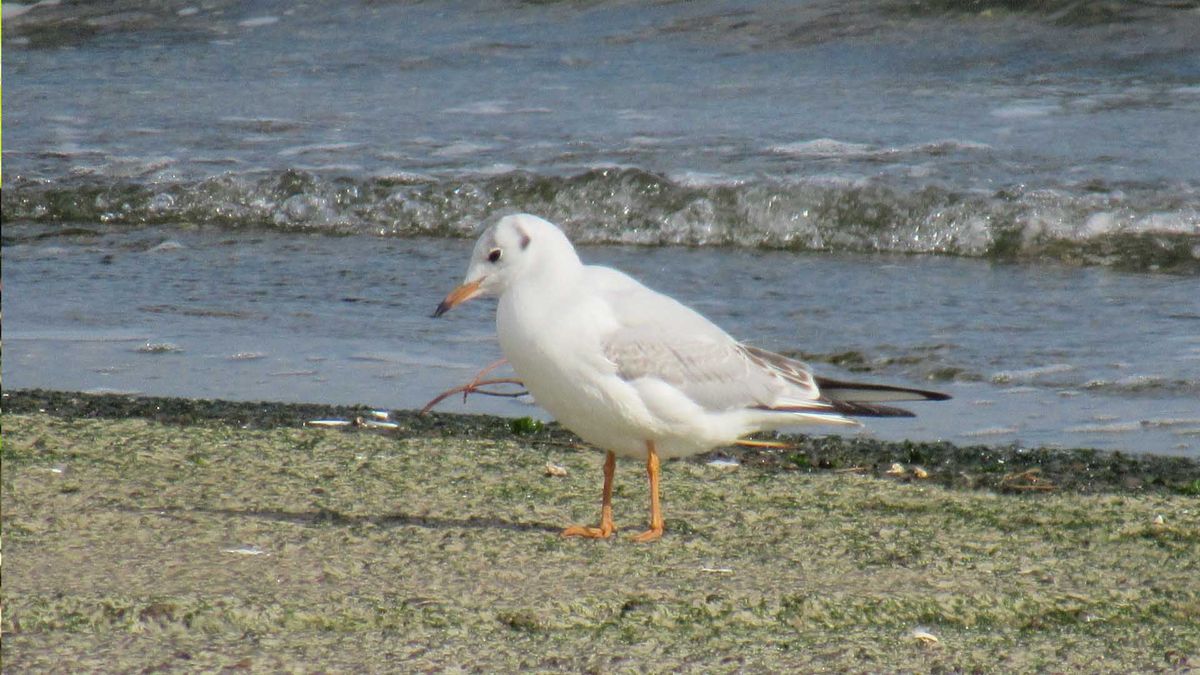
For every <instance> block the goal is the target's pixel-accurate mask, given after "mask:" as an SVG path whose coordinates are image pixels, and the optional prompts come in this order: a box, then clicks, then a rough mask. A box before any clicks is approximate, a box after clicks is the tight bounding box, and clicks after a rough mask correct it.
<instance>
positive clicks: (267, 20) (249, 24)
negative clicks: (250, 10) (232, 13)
mask: <svg viewBox="0 0 1200 675" xmlns="http://www.w3.org/2000/svg"><path fill="white" fill-rule="evenodd" d="M273 23H279V17H277V16H255V17H251V18H249V19H242V20H241V21H239V22H238V24H237V25H239V26H241V27H242V28H258V27H259V26H270V25H271V24H273Z"/></svg>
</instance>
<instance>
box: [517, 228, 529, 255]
mask: <svg viewBox="0 0 1200 675" xmlns="http://www.w3.org/2000/svg"><path fill="white" fill-rule="evenodd" d="M517 232H520V233H521V250H522V251H524V250H525V249H527V248H529V242H530V239H529V235H528V234H525V230H520V229H518V230H517Z"/></svg>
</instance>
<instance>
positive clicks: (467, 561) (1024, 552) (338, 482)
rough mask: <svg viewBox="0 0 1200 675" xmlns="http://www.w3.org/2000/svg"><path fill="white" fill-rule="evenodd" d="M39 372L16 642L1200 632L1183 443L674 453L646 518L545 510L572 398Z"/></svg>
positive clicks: (574, 488)
mask: <svg viewBox="0 0 1200 675" xmlns="http://www.w3.org/2000/svg"><path fill="white" fill-rule="evenodd" d="M39 395H40V396H42V398H41V399H37V400H39V401H41V403H40V404H36V403H31V401H34V400H35V397H34V395H31V394H22V393H20V392H17V393H13V392H6V394H5V412H4V418H3V434H4V439H3V440H4V443H3V462H4V464H3V535H4V554H5V555H4V560H3V563H4V569H3V572H4V576H3V581H4V584H3V606H4V615H3V625H2V627H3V630H4V634H5V635H4V654H3V658H4V665H5V668H6V670H7V669H12V670H13V671H14V672H17V671H29V670H46V669H60V670H71V671H94V670H118V671H141V670H155V669H161V670H170V669H180V670H217V669H222V668H227V667H233V668H236V669H248V670H251V671H277V670H286V669H322V670H360V671H364V670H371V671H377V670H431V669H445V668H451V667H462V668H464V669H479V670H485V671H512V670H517V669H543V670H545V669H569V670H598V671H611V670H641V669H649V670H694V671H705V672H712V671H731V670H783V669H800V670H806V671H812V670H818V669H822V670H850V671H879V670H885V671H894V670H920V671H929V670H976V669H980V670H985V671H996V670H1003V671H1028V670H1039V669H1056V670H1086V671H1088V672H1102V671H1109V672H1128V671H1168V672H1169V671H1185V670H1186V669H1188V668H1189V667H1196V666H1197V664H1200V629H1198V628H1197V625H1200V498H1197V497H1196V496H1195V495H1193V494H1188V493H1187V486H1188V485H1189V484H1190V482H1191V481H1195V480H1196V479H1197V477H1200V468H1198V467H1197V466H1196V463H1195V462H1189V461H1187V460H1180V461H1178V462H1176V461H1171V462H1168V463H1167V464H1163V465H1156V464H1154V463H1153V460H1148V461H1149V464H1147V465H1143V464H1140V463H1139V462H1140V461H1141V460H1140V459H1139V458H1130V457H1119V458H1116V460H1114V459H1113V458H1112V457H1110V456H1107V455H1103V454H1100V453H1093V454H1090V455H1088V456H1089V457H1091V458H1092V459H1091V460H1089V461H1090V464H1089V465H1088V466H1089V467H1090V468H1089V469H1088V470H1089V471H1091V472H1092V473H1093V474H1094V475H1093V478H1091V479H1089V480H1087V481H1082V482H1078V483H1071V482H1070V481H1065V480H1063V479H1062V477H1061V475H1060V474H1061V473H1065V472H1066V471H1068V470H1069V469H1070V467H1067V466H1064V467H1057V466H1051V467H1050V468H1048V469H1046V470H1044V471H1042V472H1041V473H1039V474H1035V475H1034V477H1038V476H1040V477H1041V478H1040V480H1042V481H1043V483H1041V484H1043V485H1044V484H1052V485H1053V487H1052V488H1051V489H1045V490H1043V489H1023V488H1018V487H1015V486H1017V485H1024V484H1026V483H1020V482H1015V483H1014V482H1013V481H1012V479H1010V483H1011V485H1010V486H1009V487H1010V489H1008V490H1007V491H1005V490H1004V489H998V488H1003V486H1002V485H1001V483H1000V482H999V480H1000V478H1002V477H1003V476H1007V475H1018V474H1021V473H1023V472H1025V471H1028V470H1030V469H1032V468H1038V467H1035V466H1033V465H1028V466H1023V467H1020V468H1012V467H1011V465H1010V464H1005V465H1004V466H1005V468H1006V470H1007V472H1006V473H1003V474H1001V475H999V477H996V478H995V480H994V481H993V482H992V483H988V479H987V478H986V476H991V475H992V474H993V473H996V474H999V472H985V471H979V472H978V473H979V474H980V475H983V476H985V478H983V479H980V480H971V481H967V480H965V479H961V477H960V478H956V479H953V480H950V479H943V477H940V476H939V473H941V472H942V471H943V470H946V471H952V470H954V469H953V468H944V467H949V466H950V461H951V460H947V459H945V457H943V456H942V455H945V454H949V455H953V454H954V453H955V452H957V451H958V450H959V449H953V446H941V445H936V444H935V445H932V446H925V445H921V444H907V445H906V444H896V445H894V446H892V447H890V448H887V449H886V452H887V453H890V454H886V455H884V454H877V455H874V456H872V457H868V456H866V455H861V456H851V455H850V454H846V453H851V450H842V451H837V452H835V450H836V448H835V447H834V446H830V447H829V448H826V449H825V450H822V446H820V444H819V443H816V441H814V444H813V445H811V446H805V447H801V449H799V450H793V451H790V454H789V451H775V452H773V453H772V452H766V451H755V452H748V453H745V454H743V455H741V456H740V457H741V460H742V464H741V466H740V467H738V468H737V469H735V470H729V469H728V468H721V467H719V466H710V465H709V464H707V463H706V462H704V461H685V462H671V463H668V464H667V465H666V466H665V468H664V508H665V509H666V515H667V527H668V531H667V536H666V537H665V538H664V540H663V541H661V542H659V543H657V544H653V545H647V546H641V545H635V544H632V543H630V542H628V541H627V540H626V539H625V538H624V537H623V536H619V537H618V538H617V539H615V540H613V541H607V542H592V541H579V540H564V539H561V538H559V537H558V536H557V532H558V530H559V528H561V527H562V526H564V525H566V524H568V523H574V522H587V521H590V520H591V519H593V518H595V516H596V511H597V506H596V502H597V500H598V492H599V477H600V464H601V460H602V456H601V455H600V453H596V452H593V451H589V450H586V449H581V448H580V447H578V446H577V445H576V444H575V443H574V441H573V439H571V438H570V437H569V436H567V435H566V434H564V433H563V432H561V431H558V430H555V429H553V428H550V429H545V430H540V431H534V432H531V433H528V434H522V435H516V434H514V433H513V432H512V431H511V429H509V427H508V425H507V424H506V422H505V421H504V420H492V419H489V418H463V421H464V426H465V429H466V431H465V432H463V431H462V430H461V429H460V428H459V427H458V426H457V421H458V418H453V417H451V416H442V417H435V418H429V419H422V420H417V419H413V420H411V421H410V420H407V419H403V418H401V419H403V421H402V422H401V425H400V427H399V428H398V429H397V430H395V431H392V432H389V433H344V432H342V431H335V430H328V429H313V428H303V427H301V426H300V425H299V423H300V422H302V421H303V419H302V418H307V419H312V418H315V417H320V416H328V415H329V414H331V413H332V412H333V411H328V410H316V409H315V408H304V407H292V408H289V407H288V406H278V407H275V406H274V404H263V405H264V406H266V407H263V408H257V407H256V406H257V405H259V404H237V403H220V402H187V401H177V400H169V399H130V398H128V397H112V398H107V399H106V398H99V399H90V398H89V397H84V396H81V395H68V394H63V395H61V396H63V397H65V398H66V399H73V400H75V401H76V407H75V408H73V409H71V410H73V411H74V412H71V411H69V410H68V408H67V407H66V406H65V405H58V406H55V405H52V402H53V401H52V397H50V395H49V394H47V393H44V392H43V393H41V394H39ZM21 396H25V398H24V399H22V398H21ZM116 399H124V400H126V401H127V402H126V403H119V401H118V400H116ZM89 405H90V406H92V412H91V413H87V412H86V411H87V410H88V406H89ZM22 406H24V408H22ZM106 406H107V409H108V411H109V413H111V414H99V412H97V411H98V410H100V409H103V408H105V407H106ZM122 406H125V408H122ZM139 406H140V408H138V407H139ZM38 407H40V408H42V409H46V410H47V412H33V411H31V410H29V409H30V408H33V409H37V408H38ZM133 408H138V409H141V410H142V412H143V413H145V414H139V413H138V412H137V411H136V410H133ZM155 409H157V410H158V412H157V413H155V412H154V411H155ZM218 409H219V410H221V411H224V412H223V413H222V414H221V415H217V414H214V411H216V410H218ZM18 410H20V412H18ZM164 410H165V411H167V412H165V413H164V412H163V411H164ZM289 410H290V411H291V412H290V415H291V416H289V414H285V413H287V411H289ZM355 410H357V411H358V412H357V413H356V412H354V411H355ZM238 411H240V412H238ZM255 411H258V412H257V413H256V412H255ZM263 411H267V412H263ZM364 411H365V409H361V410H359V409H351V410H345V411H342V412H337V413H336V414H338V415H341V416H352V415H354V414H362V413H363V412H364ZM152 413H153V414H152ZM168 413H169V414H168ZM258 413H262V414H263V415H264V417H261V418H259V417H256V415H258ZM156 415H157V417H156ZM222 415H226V417H222ZM229 415H232V417H228V416H229ZM172 416H174V417H172ZM233 417H236V418H237V420H234V419H233ZM265 419H270V420H274V422H272V423H262V422H263V420H265ZM231 421H236V423H230V422H231ZM243 427H252V428H243ZM850 445H853V444H852V443H847V447H849V446H850ZM859 451H860V452H865V450H861V449H860V450H859ZM821 452H825V454H820V453H821ZM838 452H842V453H843V454H838ZM879 452H885V451H884V450H879ZM993 452H995V453H997V456H1004V453H1005V452H1007V451H1003V450H995V451H993ZM939 453H940V454H939ZM1025 454H1026V455H1029V454H1030V453H1029V452H1026V453H1025ZM1034 454H1035V455H1036V453H1034ZM1050 454H1053V453H1049V454H1048V455H1047V456H1049V455H1050ZM1067 454H1070V453H1067ZM889 460H894V462H895V463H902V464H904V466H905V467H908V468H910V469H911V467H913V466H918V465H919V466H922V467H924V469H925V470H926V471H928V473H929V478H928V479H923V480H922V479H916V478H914V477H913V475H912V472H911V470H910V471H908V473H907V474H906V475H905V476H903V477H900V478H894V477H890V476H888V475H887V468H889V467H890V463H893V462H890V461H889ZM547 462H551V463H553V464H555V465H557V466H561V467H563V468H565V469H566V471H567V475H566V476H550V475H547V472H546V470H545V468H546V464H547ZM635 464H636V463H621V464H620V465H619V466H618V474H617V490H616V498H615V509H616V520H617V524H618V526H619V527H622V528H623V531H624V533H632V532H636V531H639V530H640V529H641V528H642V526H643V525H644V522H643V521H644V519H645V504H644V501H645V497H646V490H645V486H644V484H643V482H644V481H643V477H642V475H641V471H640V468H641V467H639V466H635ZM835 464H836V465H837V466H832V465H835ZM823 465H831V466H829V467H827V468H822V467H823ZM1122 467H1125V468H1128V469H1129V476H1132V477H1133V479H1132V480H1130V479H1129V476H1126V477H1124V478H1122V477H1121V476H1120V475H1118V474H1120V472H1121V470H1122ZM957 468H960V469H961V468H963V467H957ZM1110 478H1111V480H1110ZM938 481H941V482H938ZM1028 484H1030V485H1034V484H1037V483H1036V482H1034V483H1028ZM963 488H974V489H963ZM979 488H987V489H979Z"/></svg>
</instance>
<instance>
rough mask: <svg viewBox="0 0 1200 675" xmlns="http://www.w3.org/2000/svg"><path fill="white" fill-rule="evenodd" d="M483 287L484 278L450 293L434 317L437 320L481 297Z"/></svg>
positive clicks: (470, 282) (435, 311)
mask: <svg viewBox="0 0 1200 675" xmlns="http://www.w3.org/2000/svg"><path fill="white" fill-rule="evenodd" d="M481 285H483V277H480V278H478V279H476V280H475V281H468V282H467V283H465V284H463V285H461V286H459V287H458V288H456V289H454V290H452V291H450V295H447V296H446V299H445V300H442V302H441V304H439V305H438V306H437V309H436V310H434V312H433V317H434V318H435V319H436V318H437V317H439V316H441V315H443V314H445V313H446V312H449V311H450V310H452V309H454V308H455V307H457V306H459V305H461V304H462V303H464V302H466V301H468V300H470V299H471V298H473V297H475V296H477V295H479V287H480V286H481Z"/></svg>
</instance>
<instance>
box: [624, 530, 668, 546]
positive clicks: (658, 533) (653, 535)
mask: <svg viewBox="0 0 1200 675" xmlns="http://www.w3.org/2000/svg"><path fill="white" fill-rule="evenodd" d="M662 536H663V526H662V525H659V526H658V527H651V528H650V529H648V530H646V531H645V532H643V533H641V534H635V535H634V536H632V537H630V538H629V541H632V542H635V543H638V544H647V543H650V542H652V541H658V540H659V539H662Z"/></svg>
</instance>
